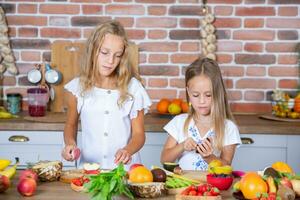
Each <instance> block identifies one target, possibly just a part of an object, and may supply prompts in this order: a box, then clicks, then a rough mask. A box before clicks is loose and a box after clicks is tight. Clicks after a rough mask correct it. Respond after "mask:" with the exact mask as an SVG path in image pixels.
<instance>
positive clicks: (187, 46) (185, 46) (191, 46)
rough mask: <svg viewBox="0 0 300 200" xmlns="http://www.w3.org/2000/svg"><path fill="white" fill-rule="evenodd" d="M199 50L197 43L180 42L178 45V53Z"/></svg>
mask: <svg viewBox="0 0 300 200" xmlns="http://www.w3.org/2000/svg"><path fill="white" fill-rule="evenodd" d="M199 49H200V44H199V42H182V43H181V44H180V51H196V52H198V51H199Z"/></svg>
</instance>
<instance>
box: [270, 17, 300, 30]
mask: <svg viewBox="0 0 300 200" xmlns="http://www.w3.org/2000/svg"><path fill="white" fill-rule="evenodd" d="M267 27H270V28H298V29H299V28H300V20H299V19H288V18H269V19H267Z"/></svg>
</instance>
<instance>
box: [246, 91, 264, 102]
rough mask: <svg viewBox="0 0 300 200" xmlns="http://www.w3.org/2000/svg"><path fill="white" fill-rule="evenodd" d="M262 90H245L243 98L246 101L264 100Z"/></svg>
mask: <svg viewBox="0 0 300 200" xmlns="http://www.w3.org/2000/svg"><path fill="white" fill-rule="evenodd" d="M264 97H265V95H264V92H263V91H245V97H244V98H245V100H246V101H263V100H264Z"/></svg>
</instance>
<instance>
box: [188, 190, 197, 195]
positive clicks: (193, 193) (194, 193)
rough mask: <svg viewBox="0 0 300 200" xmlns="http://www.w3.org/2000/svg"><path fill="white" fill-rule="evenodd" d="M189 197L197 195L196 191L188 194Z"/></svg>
mask: <svg viewBox="0 0 300 200" xmlns="http://www.w3.org/2000/svg"><path fill="white" fill-rule="evenodd" d="M189 195H190V196H196V195H197V192H196V190H192V191H190V192H189Z"/></svg>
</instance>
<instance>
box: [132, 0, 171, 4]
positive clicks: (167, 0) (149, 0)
mask: <svg viewBox="0 0 300 200" xmlns="http://www.w3.org/2000/svg"><path fill="white" fill-rule="evenodd" d="M135 2H137V3H150V4H154V3H158V4H164V3H166V4H169V3H175V0H135Z"/></svg>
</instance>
